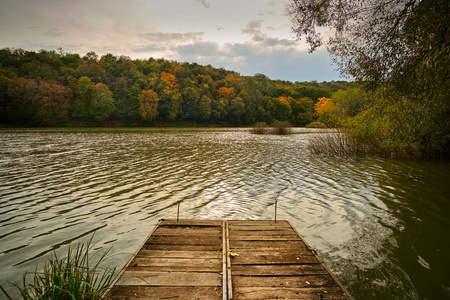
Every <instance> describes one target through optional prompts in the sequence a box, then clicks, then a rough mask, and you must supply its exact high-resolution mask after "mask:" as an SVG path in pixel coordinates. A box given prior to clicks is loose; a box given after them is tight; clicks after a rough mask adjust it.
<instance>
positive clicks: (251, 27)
mask: <svg viewBox="0 0 450 300" xmlns="http://www.w3.org/2000/svg"><path fill="white" fill-rule="evenodd" d="M262 22H263V20H253V21H250V22H248V23H247V25H245V28H242V30H241V32H242V33H244V34H246V33H248V34H250V35H254V34H257V33H260V32H261V31H260V29H259V28H261V23H262Z"/></svg>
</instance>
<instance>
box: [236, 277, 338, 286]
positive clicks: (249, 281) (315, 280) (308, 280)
mask: <svg viewBox="0 0 450 300" xmlns="http://www.w3.org/2000/svg"><path fill="white" fill-rule="evenodd" d="M233 286H234V287H242V286H246V287H290V288H318V287H338V285H337V284H336V282H334V280H333V278H331V276H329V275H328V274H327V275H314V276H272V277H270V276H233Z"/></svg>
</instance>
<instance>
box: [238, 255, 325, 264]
mask: <svg viewBox="0 0 450 300" xmlns="http://www.w3.org/2000/svg"><path fill="white" fill-rule="evenodd" d="M231 263H232V264H240V265H267V264H274V265H277V264H314V263H317V264H318V263H319V261H318V260H317V258H316V257H315V256H312V255H293V254H286V255H271V254H269V255H251V256H244V255H239V256H235V257H231Z"/></svg>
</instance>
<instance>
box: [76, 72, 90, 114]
mask: <svg viewBox="0 0 450 300" xmlns="http://www.w3.org/2000/svg"><path fill="white" fill-rule="evenodd" d="M94 89H95V85H94V84H93V83H92V82H91V80H90V79H89V78H87V77H85V76H83V77H81V78H80V79H78V84H77V86H76V98H75V111H74V116H75V117H80V118H90V117H91V115H90V112H91V106H92V98H93V96H94Z"/></svg>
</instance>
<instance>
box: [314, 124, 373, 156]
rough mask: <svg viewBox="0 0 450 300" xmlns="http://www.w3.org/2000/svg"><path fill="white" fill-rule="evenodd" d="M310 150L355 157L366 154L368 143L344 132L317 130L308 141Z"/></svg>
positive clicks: (317, 152) (324, 153)
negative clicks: (361, 141)
mask: <svg viewBox="0 0 450 300" xmlns="http://www.w3.org/2000/svg"><path fill="white" fill-rule="evenodd" d="M308 147H309V149H310V151H311V152H312V153H314V154H316V155H326V156H334V157H356V156H364V155H366V154H368V153H369V152H370V151H371V149H370V147H369V145H367V144H363V143H360V142H359V141H357V140H355V138H354V137H353V136H352V135H351V134H348V133H346V132H343V131H341V130H337V131H335V132H319V133H317V134H316V135H315V136H314V137H312V138H311V139H310V141H309V145H308Z"/></svg>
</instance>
